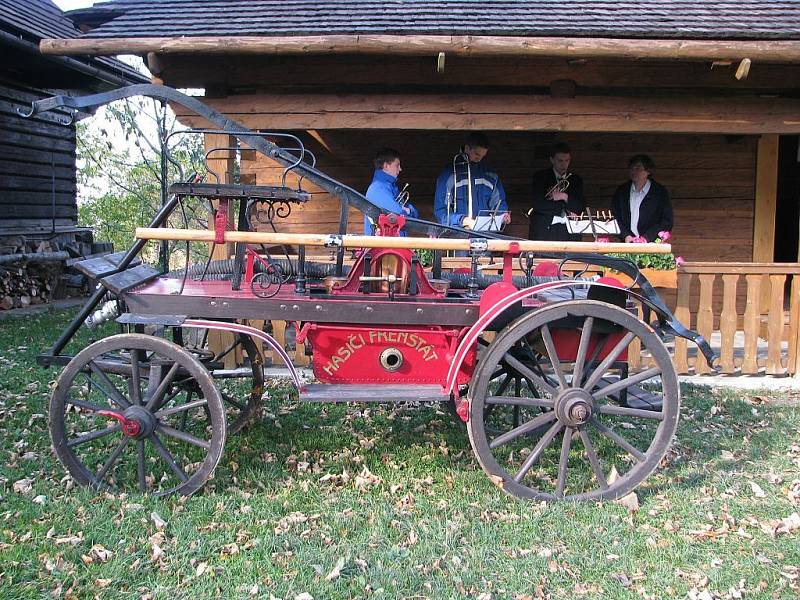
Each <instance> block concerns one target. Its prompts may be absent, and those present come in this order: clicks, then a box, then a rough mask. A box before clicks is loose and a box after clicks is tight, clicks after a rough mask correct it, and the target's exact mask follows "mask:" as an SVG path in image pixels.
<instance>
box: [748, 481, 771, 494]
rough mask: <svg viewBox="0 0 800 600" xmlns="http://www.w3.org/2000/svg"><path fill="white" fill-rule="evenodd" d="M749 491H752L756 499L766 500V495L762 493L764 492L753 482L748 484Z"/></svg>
mask: <svg viewBox="0 0 800 600" xmlns="http://www.w3.org/2000/svg"><path fill="white" fill-rule="evenodd" d="M750 489H751V490H753V495H754V496H755V497H756V498H766V497H767V494H766V493H764V490H762V489H761V486H760V485H758V484H757V483H756V482H755V481H751V482H750Z"/></svg>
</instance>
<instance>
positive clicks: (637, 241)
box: [631, 235, 647, 244]
mask: <svg viewBox="0 0 800 600" xmlns="http://www.w3.org/2000/svg"><path fill="white" fill-rule="evenodd" d="M631 241H632V242H633V243H634V244H646V243H647V238H646V237H642V236H641V235H640V236H637V237H635V238H633V240H631Z"/></svg>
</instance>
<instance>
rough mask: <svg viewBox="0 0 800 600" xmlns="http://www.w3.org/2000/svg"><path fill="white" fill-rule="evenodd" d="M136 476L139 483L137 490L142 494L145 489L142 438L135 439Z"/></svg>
mask: <svg viewBox="0 0 800 600" xmlns="http://www.w3.org/2000/svg"><path fill="white" fill-rule="evenodd" d="M136 477H137V480H138V483H139V491H140V492H141V493H142V494H144V493H145V492H146V491H147V477H146V473H145V464H144V440H136Z"/></svg>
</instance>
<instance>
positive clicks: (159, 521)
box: [150, 511, 167, 529]
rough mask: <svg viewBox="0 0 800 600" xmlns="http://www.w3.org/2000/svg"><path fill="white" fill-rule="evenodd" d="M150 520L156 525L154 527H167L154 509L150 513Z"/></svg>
mask: <svg viewBox="0 0 800 600" xmlns="http://www.w3.org/2000/svg"><path fill="white" fill-rule="evenodd" d="M150 520H151V521H152V522H153V525H155V526H156V529H165V528H166V527H167V522H166V521H165V520H164V519H162V518H161V515H159V514H158V513H157V512H155V511H153V512H151V513H150Z"/></svg>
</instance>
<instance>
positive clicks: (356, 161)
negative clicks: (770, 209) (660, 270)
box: [242, 124, 758, 314]
mask: <svg viewBox="0 0 800 600" xmlns="http://www.w3.org/2000/svg"><path fill="white" fill-rule="evenodd" d="M265 125H266V124H265ZM295 133H297V134H298V135H300V136H301V137H302V138H303V140H304V143H306V144H307V145H308V148H309V149H310V150H312V151H313V152H314V154H315V155H316V156H317V160H318V163H317V164H318V166H319V167H320V168H321V169H322V170H323V171H325V172H327V173H329V174H330V175H332V176H333V177H336V178H337V179H339V180H341V181H342V182H344V183H346V184H348V185H350V186H352V187H354V188H355V189H358V190H361V191H365V190H366V188H367V186H368V185H369V182H370V181H371V178H372V167H371V158H372V154H373V153H374V152H375V149H376V148H377V147H378V146H380V145H386V146H390V147H394V148H396V149H397V150H399V151H400V152H401V154H402V156H403V159H402V164H403V172H402V173H401V175H400V178H399V181H400V183H401V184H403V183H409V191H410V192H411V201H412V202H413V203H414V204H415V205H416V206H417V208H418V209H419V210H420V212H421V215H422V216H423V217H424V218H432V217H433V194H434V190H435V180H436V176H437V175H438V173H439V171H440V170H441V169H443V168H445V167H446V166H447V165H449V164H452V156H453V153H454V152H455V151H456V149H457V148H458V146H459V145H460V144H461V143H462V138H463V134H462V133H461V132H451V131H435V132H433V131H397V130H377V131H374V130H373V131H352V130H327V131H320V132H312V134H311V135H309V134H308V133H306V132H295ZM488 133H489V135H490V138H491V141H492V148H491V149H490V151H489V155H488V157H487V159H486V160H488V161H489V163H490V164H491V165H492V166H493V167H494V168H495V169H496V170H497V172H498V173H499V174H500V177H501V180H502V181H503V184H504V186H505V188H506V192H507V195H508V198H509V202H510V207H511V210H512V215H513V221H512V225H511V226H510V228H509V230H508V231H509V232H510V233H511V234H512V235H519V236H527V232H528V220H527V218H526V217H525V212H526V211H527V209H528V207H529V197H530V178H531V175H532V173H533V172H534V171H535V170H537V169H541V168H544V167H545V166H547V165H549V161H548V159H547V153H548V149H549V147H550V145H551V144H552V143H553V142H554V141H557V140H559V141H560V140H563V141H565V142H567V143H568V144H570V146H571V147H572V150H573V162H572V170H574V172H575V173H577V174H579V175H581V177H583V179H584V186H585V190H586V195H587V201H588V202H589V204H590V206H592V207H596V208H607V207H609V206H610V201H611V195H612V194H613V192H614V190H615V189H616V187H617V186H618V185H619V184H621V183H623V182H624V181H625V180H626V178H627V160H628V158H629V157H630V156H631V155H633V154H636V153H640V152H644V153H648V154H650V155H651V156H652V157H653V159H654V161H655V163H656V166H657V169H656V172H655V177H656V179H657V180H658V181H660V182H661V183H662V184H664V185H666V186H667V188H668V189H669V190H670V192H671V194H672V198H673V206H674V209H675V229H674V231H673V233H674V236H675V237H674V240H673V248H674V252H675V254H676V255H678V256H683V257H684V258H685V259H686V260H687V261H721V262H749V261H751V260H752V252H753V218H754V198H755V171H756V149H757V146H758V138H757V137H755V136H725V135H682V134H671V135H667V134H610V133H591V134H586V133H571V134H564V135H560V136H557V135H555V134H551V133H532V132H507V131H502V132H500V131H496V132H488ZM281 172H282V169H279V168H276V167H275V166H274V163H273V164H270V161H269V160H268V159H266V158H264V157H261V156H260V155H259V156H257V157H256V159H255V161H254V162H250V161H245V162H243V163H242V173H243V174H250V175H251V176H254V177H255V179H256V182H257V183H261V184H270V183H273V184H274V183H275V182H277V181H279V180H280V174H281ZM289 180H290V181H291V182H292V185H296V181H297V180H296V178H291V177H290V178H289ZM305 187H306V189H309V190H311V191H315V190H314V188H312V187H308V186H305ZM316 192H317V193H314V196H313V200H312V201H311V202H310V203H309V204H308V205H307V206H304V207H302V208H300V209H296V210H294V211H293V213H292V215H291V216H290V217H289V219H287V220H286V223H285V226H284V227H283V230H285V231H291V232H312V233H324V232H333V231H336V226H337V223H338V215H339V206H338V202H337V201H335V200H334V201H331V198H330V197H329V195H328V194H327V193H324V192H321V191H319V190H316ZM279 227H280V226H279ZM362 227H363V225H362V218H361V216H360V213H358V212H357V211H355V210H351V218H350V227H349V231H350V232H354V233H355V232H360V231H361V230H362ZM663 296H664V299H665V300H666V301H667V303H668V304H669V305H670V306H673V307H674V306H675V302H676V295H675V292H674V290H665V291H664V292H663ZM690 296H691V298H690V306H691V307H692V312H693V313H694V312H695V311H696V309H697V306H698V304H699V296H700V290H699V286H692V289H691V294H690ZM745 301H746V298H745V294H744V292H743V291H742V290H740V293H739V294H738V299H737V305H738V308H739V314H743V311H744V304H745ZM714 302H715V312H717V313H718V310H719V308H720V307H721V303H722V297H721V295H720V296H719V298H716V297H715V299H714Z"/></svg>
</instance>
